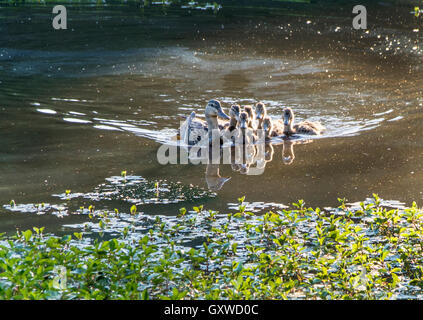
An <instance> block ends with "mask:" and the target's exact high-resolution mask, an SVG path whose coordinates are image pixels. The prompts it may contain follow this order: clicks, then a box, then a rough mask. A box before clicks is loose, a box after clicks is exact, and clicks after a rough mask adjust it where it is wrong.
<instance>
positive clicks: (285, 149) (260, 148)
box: [205, 137, 313, 192]
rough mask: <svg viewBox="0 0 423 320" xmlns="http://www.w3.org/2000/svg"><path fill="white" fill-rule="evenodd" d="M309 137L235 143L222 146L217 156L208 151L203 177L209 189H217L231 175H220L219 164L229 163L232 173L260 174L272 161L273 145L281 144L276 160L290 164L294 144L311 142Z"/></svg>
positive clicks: (293, 154)
mask: <svg viewBox="0 0 423 320" xmlns="http://www.w3.org/2000/svg"><path fill="white" fill-rule="evenodd" d="M312 142H313V140H311V139H307V140H305V139H301V138H294V139H293V138H292V137H291V138H289V137H283V138H281V139H280V141H273V142H271V141H265V142H260V143H249V144H245V143H243V144H235V145H232V146H227V147H225V148H222V150H221V152H220V154H219V156H216V154H215V153H213V152H211V151H210V152H209V154H208V159H207V165H206V171H205V179H206V183H207V187H208V189H209V190H210V191H213V192H215V191H219V190H221V189H222V188H223V186H224V184H225V183H226V182H227V181H229V180H230V179H231V177H222V176H221V175H220V165H224V164H228V163H230V167H231V169H232V171H233V172H234V173H237V174H242V175H261V174H263V173H264V171H265V168H266V165H267V164H268V163H269V162H271V161H273V159H274V154H275V148H274V146H273V145H275V146H282V152H281V158H279V157H277V161H279V160H281V163H283V164H285V165H291V164H292V163H293V162H294V159H295V152H294V145H298V144H309V143H312Z"/></svg>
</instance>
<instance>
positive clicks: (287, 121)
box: [282, 108, 294, 134]
mask: <svg viewBox="0 0 423 320" xmlns="http://www.w3.org/2000/svg"><path fill="white" fill-rule="evenodd" d="M282 119H283V126H284V128H283V131H284V133H285V134H288V133H291V132H292V124H293V123H294V111H292V109H291V108H284V109H283V116H282Z"/></svg>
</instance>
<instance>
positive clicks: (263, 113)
mask: <svg viewBox="0 0 423 320" xmlns="http://www.w3.org/2000/svg"><path fill="white" fill-rule="evenodd" d="M255 113H256V120H257V129H263V119H264V118H266V117H267V109H266V106H265V105H264V103H263V102H258V103H257V104H256V110H255Z"/></svg>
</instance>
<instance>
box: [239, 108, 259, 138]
mask: <svg viewBox="0 0 423 320" xmlns="http://www.w3.org/2000/svg"><path fill="white" fill-rule="evenodd" d="M237 138H238V139H237V142H238V143H242V144H252V143H254V142H255V141H256V140H257V138H256V136H255V132H254V129H253V128H251V118H250V116H249V114H248V113H247V112H245V111H243V112H241V113H240V115H239V129H238V136H237Z"/></svg>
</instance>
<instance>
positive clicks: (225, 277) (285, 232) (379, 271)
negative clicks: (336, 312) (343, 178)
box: [0, 195, 423, 299]
mask: <svg viewBox="0 0 423 320" xmlns="http://www.w3.org/2000/svg"><path fill="white" fill-rule="evenodd" d="M243 201H244V199H243V198H240V199H239V210H238V212H236V213H230V214H219V213H217V212H215V211H206V210H204V208H203V207H202V206H199V207H195V208H194V211H187V210H186V209H185V208H183V209H181V210H180V212H179V215H178V216H177V217H173V218H172V219H167V218H166V217H156V218H155V219H153V223H151V224H150V227H149V228H148V230H145V232H143V233H142V234H140V233H139V232H138V233H137V232H133V231H131V226H129V227H127V226H126V227H125V228H124V229H123V230H122V232H121V236H120V237H118V238H111V239H108V240H98V239H96V240H93V239H90V238H87V237H84V236H83V232H75V233H74V234H73V237H72V236H71V235H66V236H63V237H61V238H60V237H57V236H54V235H46V234H44V233H43V232H44V229H43V228H34V229H33V230H26V231H22V232H18V233H17V235H16V236H13V237H8V238H6V237H4V236H3V238H2V240H1V241H0V248H1V249H0V298H2V299H298V298H300V299H389V298H410V297H414V298H418V297H419V296H420V295H421V291H422V289H421V288H422V287H423V267H422V266H423V254H422V253H423V246H422V240H423V239H422V237H423V228H422V217H423V211H422V210H421V209H418V208H417V206H416V204H415V203H413V206H412V207H411V208H408V209H403V210H399V209H389V208H386V207H384V206H383V205H382V204H381V203H382V202H381V199H379V198H378V197H377V196H376V195H374V199H373V200H372V201H369V202H366V203H364V202H363V203H361V204H360V205H359V207H356V208H351V207H348V206H347V205H346V204H345V199H340V202H341V205H340V207H338V208H336V209H333V210H331V211H330V212H324V211H321V210H320V209H312V208H307V207H306V205H305V202H304V201H299V202H298V203H296V204H294V209H292V210H282V211H279V212H268V213H266V214H264V215H262V216H255V215H254V214H252V213H250V212H246V211H245V206H243ZM131 211H132V210H131ZM135 213H136V212H135ZM135 213H133V214H135ZM112 214H115V215H118V214H120V213H117V212H114V213H110V215H112ZM139 216H140V217H142V218H144V219H147V218H145V216H144V215H139ZM109 220H110V217H109V216H108V215H106V214H105V215H104V216H103V217H102V219H101V221H100V223H102V228H103V229H107V228H108V227H110V226H109ZM134 221H135V220H134ZM194 235H197V239H196V243H195V244H194V243H192V244H190V243H187V242H186V239H188V238H191V239H193V238H194ZM199 235H200V236H201V238H200V237H199ZM198 239H203V241H201V242H200V241H198ZM58 266H60V267H61V268H62V269H60V270H64V271H63V274H59V272H58V271H57V270H59V269H57V267H58ZM59 275H60V277H59ZM58 277H59V278H60V279H59V280H62V282H60V281H58Z"/></svg>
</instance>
